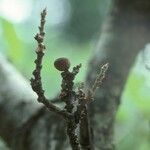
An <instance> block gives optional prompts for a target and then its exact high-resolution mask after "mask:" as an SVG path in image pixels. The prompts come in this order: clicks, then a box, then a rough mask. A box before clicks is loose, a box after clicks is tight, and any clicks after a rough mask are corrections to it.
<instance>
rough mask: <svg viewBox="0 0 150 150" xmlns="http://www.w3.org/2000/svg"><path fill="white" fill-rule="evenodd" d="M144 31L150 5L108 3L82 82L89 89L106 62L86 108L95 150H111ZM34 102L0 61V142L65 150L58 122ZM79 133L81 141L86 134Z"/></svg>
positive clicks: (126, 0) (16, 148)
mask: <svg viewBox="0 0 150 150" xmlns="http://www.w3.org/2000/svg"><path fill="white" fill-rule="evenodd" d="M149 27H150V1H149V0H132V1H131V0H113V4H112V7H111V11H110V12H109V15H108V17H107V18H106V21H105V23H104V26H103V29H102V34H101V37H100V39H99V43H98V45H97V47H96V49H95V51H94V52H93V53H94V54H93V56H92V59H91V60H90V63H89V71H88V74H87V79H86V81H87V86H89V87H90V86H91V84H92V83H93V81H94V79H95V77H96V74H97V72H98V71H99V68H100V66H101V65H102V64H104V63H105V62H109V64H110V67H109V72H108V73H107V76H106V80H105V82H104V84H103V86H102V87H101V88H99V90H98V91H97V92H96V96H95V101H94V102H93V104H92V106H90V108H89V109H90V114H89V115H90V117H91V124H92V125H93V127H92V129H91V131H92V132H93V133H94V134H93V135H94V139H93V140H92V141H94V144H93V145H94V146H95V149H96V150H113V149H114V144H113V126H114V121H115V115H116V111H117V109H118V106H119V104H120V96H121V93H122V90H123V87H124V85H125V82H126V79H127V76H128V73H129V71H130V68H131V67H132V64H133V63H134V61H135V58H136V55H137V53H138V52H139V51H140V50H141V49H142V48H143V47H144V45H145V44H146V43H148V42H149V41H150V34H149V31H150V29H149ZM14 87H15V88H14ZM36 98H37V97H36V95H35V94H34V93H33V92H32V90H31V87H30V86H29V85H28V84H27V81H25V80H24V78H23V77H22V76H21V75H20V74H19V73H18V72H17V71H16V70H15V69H14V68H13V67H12V66H11V65H10V63H8V61H6V60H5V59H4V58H3V57H2V56H0V136H1V137H2V138H3V139H4V141H5V142H6V143H7V145H8V146H9V147H10V148H11V149H12V150H34V149H36V150H63V149H64V150H70V147H69V146H68V145H69V144H68V139H67V140H66V132H65V127H64V122H63V119H61V118H59V117H58V116H56V115H55V114H53V113H50V112H49V111H47V110H46V109H45V108H44V107H43V106H42V105H41V104H38V103H37V101H36ZM56 118H57V119H56ZM83 125H84V123H83ZM82 129H83V130H82V132H83V134H82V135H86V130H85V131H84V129H87V128H84V127H83V128H82ZM83 139H84V138H83ZM85 139H86V138H85ZM83 142H84V141H83Z"/></svg>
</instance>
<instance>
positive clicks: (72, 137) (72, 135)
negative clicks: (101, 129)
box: [54, 58, 81, 150]
mask: <svg viewBox="0 0 150 150" xmlns="http://www.w3.org/2000/svg"><path fill="white" fill-rule="evenodd" d="M54 66H55V68H56V69H57V70H59V71H62V72H61V77H62V84H61V94H60V98H61V100H62V101H63V102H65V104H66V105H65V110H66V111H67V112H68V113H72V114H73V115H74V110H75V109H76V106H75V104H74V102H75V101H76V93H75V91H73V86H74V79H75V76H76V75H77V74H78V72H79V69H80V67H81V64H80V65H77V66H76V67H74V68H73V70H72V72H70V71H69V68H70V61H69V60H68V59H67V58H58V59H57V60H56V61H55V62H54ZM77 125H78V123H77V122H76V120H75V117H74V118H72V119H67V120H66V127H67V135H68V137H69V141H70V145H71V147H72V149H73V150H80V145H79V140H78V136H77V133H76V129H77Z"/></svg>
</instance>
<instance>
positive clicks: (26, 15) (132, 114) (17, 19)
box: [0, 0, 150, 150]
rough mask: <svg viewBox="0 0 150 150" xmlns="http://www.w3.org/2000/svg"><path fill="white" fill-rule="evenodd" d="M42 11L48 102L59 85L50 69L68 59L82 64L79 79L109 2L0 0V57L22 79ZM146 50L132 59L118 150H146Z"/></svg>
mask: <svg viewBox="0 0 150 150" xmlns="http://www.w3.org/2000/svg"><path fill="white" fill-rule="evenodd" d="M44 7H47V9H48V17H47V27H46V28H47V31H46V33H47V34H46V45H47V49H46V53H47V54H46V56H45V60H44V68H43V83H44V87H45V89H47V91H46V94H47V96H48V97H53V96H55V95H56V94H57V93H58V92H59V87H60V80H61V78H60V75H59V73H58V71H57V70H56V69H55V68H54V67H53V62H54V60H55V59H56V58H58V57H60V56H65V57H68V58H69V59H70V60H71V62H72V65H75V64H79V63H82V65H83V67H82V69H81V72H80V75H79V76H78V78H77V82H79V81H83V80H84V77H85V75H86V70H87V69H88V68H87V67H88V60H89V58H90V56H91V54H92V49H94V48H95V46H96V42H97V41H98V39H99V35H100V29H101V25H102V22H103V21H104V19H105V17H106V12H107V10H108V8H109V7H110V0H92V1H91V0H82V1H81V0H38V1H37V0H11V1H9V0H0V39H1V40H0V53H2V54H3V55H5V56H6V57H7V58H8V59H9V61H10V62H11V63H12V64H13V65H14V66H15V67H16V68H17V69H18V70H20V72H22V74H23V76H24V77H25V78H26V79H27V80H29V79H30V77H31V72H32V70H33V65H34V64H33V61H34V59H35V54H34V52H33V51H34V50H35V48H36V44H35V41H34V39H33V36H34V35H35V33H36V32H37V26H38V23H39V13H40V11H41V10H42V9H43V8H44ZM149 50H150V48H149V45H147V46H146V48H145V50H143V51H142V52H141V54H139V56H138V57H137V61H136V63H135V64H134V66H133V68H132V70H131V73H130V76H129V77H128V81H127V83H126V86H125V89H124V92H123V95H122V104H121V107H120V109H119V112H118V115H117V123H116V135H115V138H116V139H115V141H116V142H117V147H118V150H127V149H128V150H149V148H150V142H149V141H150V118H149V116H150V93H149V90H150V71H149V70H147V69H146V68H145V64H148V65H150V62H149V60H148V58H149V57H148V56H149V53H148V51H149ZM144 53H146V56H145V55H144ZM116 57H117V56H116ZM14 88H15V87H14ZM0 146H1V145H0ZM1 147H2V146H1ZM1 147H0V149H4V148H3V147H2V148H1Z"/></svg>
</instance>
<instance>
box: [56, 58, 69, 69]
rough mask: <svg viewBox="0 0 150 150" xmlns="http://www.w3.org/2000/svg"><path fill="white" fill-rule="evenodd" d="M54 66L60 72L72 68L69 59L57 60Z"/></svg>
mask: <svg viewBox="0 0 150 150" xmlns="http://www.w3.org/2000/svg"><path fill="white" fill-rule="evenodd" d="M54 66H55V68H56V69H57V70H59V71H67V70H68V69H69V68H70V61H69V60H68V58H65V57H61V58H58V59H56V60H55V62H54Z"/></svg>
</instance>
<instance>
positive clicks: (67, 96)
mask: <svg viewBox="0 0 150 150" xmlns="http://www.w3.org/2000/svg"><path fill="white" fill-rule="evenodd" d="M45 17H46V9H44V10H43V11H42V13H41V20H40V26H39V33H37V34H36V36H35V40H36V41H37V45H38V46H37V49H36V55H37V58H36V60H35V61H34V62H35V69H34V71H33V73H32V74H33V78H31V86H32V89H33V91H34V92H36V94H37V96H38V98H37V100H38V102H40V103H43V104H44V106H45V107H46V108H48V110H50V111H52V112H54V113H56V114H58V115H59V116H62V117H63V118H64V119H65V121H66V128H67V135H68V137H69V141H70V145H71V148H72V150H80V149H83V150H93V149H94V148H93V144H92V143H93V142H92V136H91V126H90V122H89V116H88V110H87V107H88V104H89V102H91V101H92V99H93V96H94V94H95V91H96V89H97V88H98V87H99V86H100V85H101V83H102V81H103V79H104V77H105V73H106V71H107V69H108V64H105V65H103V66H102V67H101V71H100V73H99V74H98V75H97V78H96V80H95V82H94V84H93V86H92V88H91V89H90V90H88V92H87V93H86V92H85V91H84V85H83V84H82V86H80V87H79V88H78V90H77V92H76V91H75V90H74V79H75V77H76V75H77V74H78V73H79V70H80V68H81V64H79V65H77V66H75V67H73V69H72V71H69V68H70V61H69V60H68V59H67V58H64V57H61V58H58V59H56V60H55V62H54V66H55V68H56V69H57V70H59V71H60V72H61V77H62V83H61V93H60V96H59V98H56V100H55V101H54V102H60V101H61V102H64V103H65V107H64V109H63V110H62V109H60V108H59V107H57V106H55V105H54V104H53V103H52V102H51V101H49V100H48V99H47V98H46V97H45V95H44V90H43V86H42V81H41V70H42V60H43V56H44V50H45V49H46V47H45V45H44V37H45V32H44V25H45V22H46V20H45ZM78 125H79V135H80V138H79V137H78V135H77V131H76V129H77V127H78Z"/></svg>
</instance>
